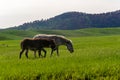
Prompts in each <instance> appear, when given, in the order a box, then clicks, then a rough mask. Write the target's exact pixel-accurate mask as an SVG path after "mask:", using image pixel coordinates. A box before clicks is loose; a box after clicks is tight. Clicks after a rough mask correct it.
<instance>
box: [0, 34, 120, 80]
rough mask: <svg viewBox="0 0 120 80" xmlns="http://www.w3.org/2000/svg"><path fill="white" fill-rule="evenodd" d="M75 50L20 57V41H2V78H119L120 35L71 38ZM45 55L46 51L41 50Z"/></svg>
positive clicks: (0, 75)
mask: <svg viewBox="0 0 120 80" xmlns="http://www.w3.org/2000/svg"><path fill="white" fill-rule="evenodd" d="M68 38H69V39H71V40H72V41H73V46H74V53H72V54H71V53H69V51H68V50H67V49H66V47H65V46H61V47H60V56H59V57H58V56H57V55H56V52H54V54H53V56H52V57H50V49H49V48H46V50H47V57H46V58H39V57H37V58H34V55H33V52H32V51H29V55H28V56H29V58H28V59H27V58H26V57H25V54H23V55H22V58H21V59H19V52H20V50H21V49H20V40H1V41H0V80H119V79H120V35H107V36H105V35H104V36H103V35H102V36H82V37H68ZM42 54H43V53H42Z"/></svg>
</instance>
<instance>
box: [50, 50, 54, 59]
mask: <svg viewBox="0 0 120 80" xmlns="http://www.w3.org/2000/svg"><path fill="white" fill-rule="evenodd" d="M53 51H54V49H52V50H51V55H50V57H52V54H53Z"/></svg>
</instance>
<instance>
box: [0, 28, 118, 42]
mask: <svg viewBox="0 0 120 80" xmlns="http://www.w3.org/2000/svg"><path fill="white" fill-rule="evenodd" d="M36 34H58V35H64V36H66V37H84V36H108V35H120V28H86V29H78V30H10V29H6V30H2V31H0V40H17V39H23V38H26V37H33V36H34V35H36Z"/></svg>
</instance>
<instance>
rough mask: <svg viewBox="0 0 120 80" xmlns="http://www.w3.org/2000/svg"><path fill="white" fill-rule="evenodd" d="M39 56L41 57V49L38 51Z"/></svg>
mask: <svg viewBox="0 0 120 80" xmlns="http://www.w3.org/2000/svg"><path fill="white" fill-rule="evenodd" d="M38 55H39V57H40V56H41V49H40V50H38Z"/></svg>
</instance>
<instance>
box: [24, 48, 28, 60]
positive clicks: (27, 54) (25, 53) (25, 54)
mask: <svg viewBox="0 0 120 80" xmlns="http://www.w3.org/2000/svg"><path fill="white" fill-rule="evenodd" d="M25 55H26V57H27V58H28V49H27V50H26V53H25Z"/></svg>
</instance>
